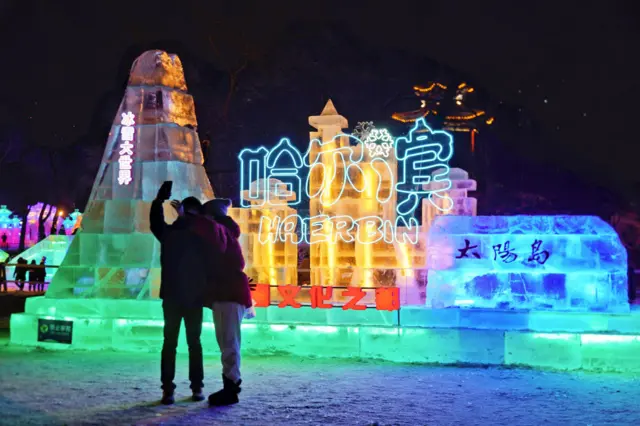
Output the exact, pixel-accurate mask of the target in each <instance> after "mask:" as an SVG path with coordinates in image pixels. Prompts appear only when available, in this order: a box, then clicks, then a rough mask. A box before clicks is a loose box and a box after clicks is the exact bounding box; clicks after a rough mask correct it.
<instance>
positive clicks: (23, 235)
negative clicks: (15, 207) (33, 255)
mask: <svg viewBox="0 0 640 426" xmlns="http://www.w3.org/2000/svg"><path fill="white" fill-rule="evenodd" d="M32 207H33V206H27V207H26V208H25V209H24V210H23V213H22V226H21V230H20V247H19V248H18V251H19V252H20V253H22V252H23V251H24V249H25V240H26V238H27V224H28V223H29V213H31V208H32Z"/></svg>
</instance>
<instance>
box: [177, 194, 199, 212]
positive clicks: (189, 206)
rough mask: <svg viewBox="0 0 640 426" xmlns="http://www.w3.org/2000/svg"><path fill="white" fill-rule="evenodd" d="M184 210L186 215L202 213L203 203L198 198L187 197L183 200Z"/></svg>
mask: <svg viewBox="0 0 640 426" xmlns="http://www.w3.org/2000/svg"><path fill="white" fill-rule="evenodd" d="M181 204H182V209H183V210H184V212H185V213H200V212H202V203H201V202H200V200H198V199H197V198H196V197H187V198H185V199H184V200H182V203H181Z"/></svg>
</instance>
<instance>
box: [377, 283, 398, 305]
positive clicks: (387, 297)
mask: <svg viewBox="0 0 640 426" xmlns="http://www.w3.org/2000/svg"><path fill="white" fill-rule="evenodd" d="M376 309H377V310H379V311H397V310H398V309H400V289H399V288H398V287H380V288H377V289H376Z"/></svg>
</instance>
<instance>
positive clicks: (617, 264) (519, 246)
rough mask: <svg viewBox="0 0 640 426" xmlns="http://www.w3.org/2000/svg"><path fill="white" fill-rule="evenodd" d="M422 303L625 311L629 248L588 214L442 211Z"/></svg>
mask: <svg viewBox="0 0 640 426" xmlns="http://www.w3.org/2000/svg"><path fill="white" fill-rule="evenodd" d="M428 237H429V245H428V252H427V253H428V254H427V267H428V268H429V273H428V286H427V305H428V306H432V307H447V306H453V305H470V306H474V307H483V308H508V307H510V308H534V309H553V310H563V309H567V310H603V311H619V310H628V309H629V304H628V298H627V253H626V250H625V248H624V246H623V245H622V243H621V242H620V238H619V237H618V234H617V233H616V232H615V230H614V229H613V228H612V227H611V226H610V225H609V224H607V223H606V222H604V221H603V220H602V219H600V218H598V217H594V216H475V217H471V216H440V217H437V218H436V219H435V221H434V223H433V224H432V226H431V229H430V231H429V235H428Z"/></svg>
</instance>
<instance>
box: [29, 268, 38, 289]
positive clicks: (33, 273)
mask: <svg viewBox="0 0 640 426" xmlns="http://www.w3.org/2000/svg"><path fill="white" fill-rule="evenodd" d="M30 265H31V267H30V268H29V291H33V289H36V290H37V289H38V284H37V282H36V281H37V280H38V268H34V266H36V265H37V264H36V261H35V260H32V261H31V264H30Z"/></svg>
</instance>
